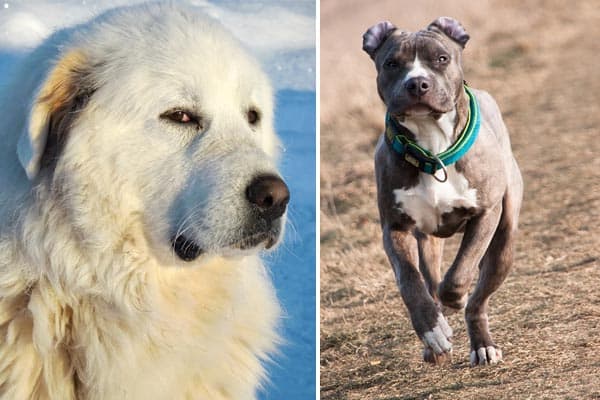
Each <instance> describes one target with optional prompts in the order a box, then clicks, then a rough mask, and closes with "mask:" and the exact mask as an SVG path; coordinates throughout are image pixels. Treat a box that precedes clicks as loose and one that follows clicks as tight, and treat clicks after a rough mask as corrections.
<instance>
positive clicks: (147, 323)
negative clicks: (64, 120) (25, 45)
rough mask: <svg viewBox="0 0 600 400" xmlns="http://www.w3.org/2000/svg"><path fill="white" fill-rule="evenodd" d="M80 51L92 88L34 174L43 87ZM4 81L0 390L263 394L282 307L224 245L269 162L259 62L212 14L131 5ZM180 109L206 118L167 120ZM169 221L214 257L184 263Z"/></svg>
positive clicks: (3, 395)
mask: <svg viewBox="0 0 600 400" xmlns="http://www.w3.org/2000/svg"><path fill="white" fill-rule="evenodd" d="M73 52H75V53H73ZM73 54H76V57H75V60H76V61H75V62H76V63H79V62H81V63H82V64H83V65H78V66H77V67H78V68H79V67H80V68H81V69H82V70H84V71H86V78H85V79H86V82H87V83H86V84H91V85H92V86H93V87H94V90H95V92H94V93H93V95H92V96H91V98H90V100H89V103H88V104H87V105H86V106H85V107H84V108H83V110H81V111H79V114H78V116H77V117H76V118H75V120H74V123H73V126H71V128H70V129H69V134H68V140H67V142H66V145H65V146H64V148H63V149H62V151H61V153H60V157H59V158H58V160H56V162H55V165H53V166H52V168H50V169H47V170H44V169H42V170H40V171H38V170H39V167H40V165H39V157H37V156H39V154H37V153H36V152H39V151H40V150H39V147H40V146H39V142H36V140H38V139H39V138H40V137H42V138H43V136H44V135H45V134H47V130H46V129H47V126H48V122H49V119H48V118H49V115H45V114H44V113H45V112H46V111H44V109H43V107H42V109H40V107H37V105H39V104H40V101H41V100H40V98H39V94H40V93H42V92H43V90H44V85H45V84H46V82H47V80H48V77H49V76H50V75H51V73H52V71H53V70H55V69H56V68H57V67H58V66H60V65H61V62H63V60H65V59H66V58H69V57H70V56H69V55H73ZM71 62H73V61H71ZM67 75H68V74H67ZM65 79H69V78H68V77H66V78H65ZM2 92H3V93H2V98H1V99H0V109H2V110H3V112H2V115H3V116H2V119H1V120H0V188H1V190H0V399H3V400H4V399H6V400H8V399H10V400H20V399H60V400H68V399H75V398H77V399H90V400H91V399H212V400H219V399H253V398H255V391H256V388H257V385H258V384H259V382H260V380H261V378H263V369H262V367H261V361H263V360H264V359H265V358H267V355H268V353H269V352H271V351H273V350H274V344H275V342H276V341H277V336H276V333H275V325H276V321H277V317H278V315H279V306H278V303H277V301H276V298H275V296H274V291H273V288H272V286H271V283H270V279H269V277H268V276H267V273H266V272H265V269H264V267H263V265H262V263H261V260H260V258H259V256H258V254H257V252H258V250H257V249H251V250H243V251H242V250H236V249H235V246H232V245H231V244H232V243H233V242H235V240H237V239H239V232H240V230H241V229H242V228H243V227H242V225H241V224H242V223H244V222H245V221H247V219H248V215H247V210H246V209H247V207H246V205H245V201H246V199H245V198H244V190H243V189H244V188H245V187H246V185H247V184H248V183H249V181H250V180H251V179H252V177H254V176H256V175H257V174H260V173H276V169H275V166H274V165H275V153H276V148H277V139H276V137H275V133H274V132H273V128H272V97H271V96H272V95H271V89H270V86H269V83H268V81H267V78H266V77H265V76H264V74H263V73H262V72H261V71H260V69H259V67H258V66H257V65H256V64H255V63H254V62H253V61H252V60H250V59H249V58H248V56H247V55H246V54H245V53H244V52H243V51H242V50H241V49H240V47H239V46H238V45H237V43H236V42H235V41H234V40H233V39H231V37H230V35H229V34H227V33H226V32H224V30H223V29H222V28H221V27H220V26H219V24H218V23H216V22H214V21H212V20H210V19H207V18H205V17H202V16H198V15H195V14H194V13H193V12H192V10H190V9H177V8H176V7H174V6H172V5H168V6H164V5H150V6H137V7H133V8H126V9H121V10H117V11H113V12H109V13H108V14H107V15H103V16H100V17H99V18H97V19H96V20H94V21H92V22H90V23H88V24H85V25H82V26H79V27H76V28H73V29H69V30H65V31H61V32H59V33H57V34H55V35H53V36H52V37H51V38H49V39H48V40H47V41H46V42H45V43H44V44H43V45H41V46H40V47H39V48H38V49H37V50H35V51H34V52H33V53H32V54H31V56H30V57H29V58H28V60H27V61H26V62H25V64H24V65H23V66H22V67H21V68H20V69H19V71H18V72H17V74H16V75H15V77H13V79H12V84H11V86H10V87H7V88H3V90H2ZM250 106H253V107H256V108H257V109H259V110H260V113H261V116H262V120H261V123H260V124H259V125H258V126H256V127H253V126H250V125H249V124H248V121H247V120H246V111H247V109H248V107H250ZM177 107H186V108H188V109H190V110H195V111H196V112H197V113H198V114H200V115H202V116H203V118H204V120H205V128H204V130H203V131H201V132H196V131H194V130H193V129H192V130H190V129H187V128H182V127H180V126H178V125H175V124H169V123H167V122H165V121H164V120H161V119H160V118H159V115H160V114H161V113H162V112H164V111H166V110H169V109H172V108H177ZM40 135H41V136H40ZM20 136H21V137H22V139H21V144H20V148H21V153H20V156H21V162H20V161H19V158H18V157H17V142H18V141H19V137H20ZM36 143H37V144H36ZM42 144H43V143H42ZM28 146H29V147H28ZM36 146H37V147H36ZM41 147H42V148H43V146H41ZM36 157H37V159H36ZM36 160H37V161H36ZM23 167H25V168H27V172H28V173H29V175H30V178H31V179H28V177H27V175H26V173H25V169H24V168H23ZM175 231H177V232H179V233H181V232H185V233H186V236H188V237H191V238H193V239H194V241H195V242H197V243H198V244H200V245H201V247H202V248H203V249H205V251H206V252H205V254H203V255H202V256H201V257H200V258H198V259H197V260H195V261H194V262H192V263H185V262H183V261H181V260H179V259H178V258H177V257H176V255H175V254H174V252H173V250H172V249H171V247H170V235H173V233H175Z"/></svg>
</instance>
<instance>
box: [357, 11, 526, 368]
mask: <svg viewBox="0 0 600 400" xmlns="http://www.w3.org/2000/svg"><path fill="white" fill-rule="evenodd" d="M468 40H469V35H468V34H467V32H466V31H465V29H464V28H463V27H462V25H461V24H460V23H459V22H458V21H456V20H454V19H452V18H447V17H441V18H438V19H437V20H435V21H433V22H432V23H431V24H430V25H429V26H428V27H427V29H424V30H421V31H419V32H414V33H412V32H405V31H402V30H400V29H397V28H396V27H395V26H394V25H392V24H391V23H390V22H381V23H379V24H377V25H375V26H373V27H371V28H370V29H369V30H368V31H367V32H366V33H365V34H364V36H363V50H365V51H366V52H367V53H368V54H369V56H371V58H372V59H373V61H374V62H375V66H376V68H377V90H378V92H379V95H380V97H381V99H382V100H383V101H384V103H385V105H386V106H387V115H386V132H385V133H384V134H383V135H381V137H380V139H379V142H378V143H377V148H376V151H375V173H376V178H377V200H378V205H379V213H380V217H381V227H382V230H383V244H384V247H385V251H386V253H387V255H388V257H389V260H390V262H391V264H392V267H393V269H394V273H395V275H396V281H397V284H398V286H399V288H400V293H401V295H402V299H403V300H404V303H405V304H406V306H407V308H408V311H409V314H410V318H411V321H412V324H413V327H414V329H415V331H416V333H417V335H418V336H419V338H420V339H421V340H422V341H423V343H424V345H425V348H424V351H423V357H424V359H425V361H428V362H432V363H440V362H442V361H444V360H445V359H447V358H449V356H450V353H451V351H452V343H451V336H452V329H451V328H450V326H449V325H448V322H447V321H446V319H445V317H444V315H443V312H444V313H447V312H452V311H457V310H461V309H463V308H464V307H465V305H466V309H465V319H466V323H467V328H468V332H469V337H470V340H471V354H470V361H471V365H481V364H494V363H496V362H498V361H499V360H501V359H502V352H501V351H500V349H499V348H498V347H497V346H496V344H495V343H494V341H493V340H492V337H491V335H490V332H489V328H488V317H487V304H488V299H489V298H490V296H491V295H492V293H493V292H494V291H495V290H496V289H498V287H499V286H500V284H501V283H502V282H503V281H504V279H505V278H506V275H507V274H508V272H509V270H510V268H511V266H512V263H513V247H514V243H515V236H516V233H517V220H518V217H519V209H520V206H521V200H522V194H523V182H522V179H521V174H520V172H519V167H518V166H517V162H516V161H515V158H514V157H513V154H512V151H511V146H510V139H509V135H508V131H507V129H506V126H505V125H504V122H503V121H502V116H501V115H500V110H499V109H498V106H497V104H496V102H495V101H494V99H493V98H492V97H491V96H490V95H489V94H488V93H486V92H484V91H481V90H475V89H470V88H469V87H467V86H466V84H465V83H464V80H463V72H462V67H461V54H462V50H463V48H464V46H465V44H466V43H467V41H468ZM459 231H464V236H463V239H462V242H461V245H460V249H459V250H458V254H457V256H456V259H455V260H454V262H453V263H452V265H451V266H450V268H449V269H448V271H447V273H446V275H445V276H444V278H443V279H441V275H440V264H441V261H442V251H443V243H444V240H443V238H446V237H449V236H451V235H453V234H454V233H456V232H459ZM477 267H479V280H478V282H477V286H476V287H475V290H474V291H473V293H472V294H471V296H470V298H469V299H468V302H467V292H468V290H469V288H470V285H471V282H472V280H473V277H474V276H475V273H476V271H477Z"/></svg>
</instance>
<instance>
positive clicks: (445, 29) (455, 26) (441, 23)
mask: <svg viewBox="0 0 600 400" xmlns="http://www.w3.org/2000/svg"><path fill="white" fill-rule="evenodd" d="M427 30H430V31H436V30H437V31H439V32H441V33H443V34H444V35H446V36H448V37H449V38H450V39H452V40H454V41H455V42H456V43H458V44H460V45H461V46H462V47H463V48H464V47H465V45H466V44H467V42H468V41H469V38H470V36H469V34H468V33H467V31H466V30H465V28H464V27H463V26H462V25H461V24H460V22H458V21H457V20H455V19H454V18H450V17H439V18H438V19H436V20H435V21H433V22H432V23H431V24H429V26H428V27H427Z"/></svg>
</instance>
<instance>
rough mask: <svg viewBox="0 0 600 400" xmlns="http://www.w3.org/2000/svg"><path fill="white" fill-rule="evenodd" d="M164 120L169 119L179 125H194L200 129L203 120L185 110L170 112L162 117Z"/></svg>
mask: <svg viewBox="0 0 600 400" xmlns="http://www.w3.org/2000/svg"><path fill="white" fill-rule="evenodd" d="M160 118H162V119H168V120H169V121H173V122H176V123H178V124H194V125H198V127H200V128H201V127H202V123H201V119H200V118H199V117H197V116H195V115H194V114H192V113H191V112H189V111H184V110H170V111H166V112H164V113H162V114H161V115H160Z"/></svg>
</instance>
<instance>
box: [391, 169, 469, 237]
mask: <svg viewBox="0 0 600 400" xmlns="http://www.w3.org/2000/svg"><path fill="white" fill-rule="evenodd" d="M447 169H448V180H447V181H446V182H439V181H437V180H436V179H435V178H433V176H431V175H428V174H424V173H420V174H419V179H418V183H417V184H416V185H415V186H413V187H410V188H402V189H393V193H392V194H393V196H394V204H395V206H396V210H397V211H398V212H400V213H402V214H405V215H407V216H409V217H410V218H411V219H412V220H413V221H414V222H415V225H416V227H417V228H418V229H419V230H420V231H421V232H424V233H427V234H433V235H436V236H441V237H447V236H450V235H452V234H453V233H455V232H457V231H459V230H461V229H462V228H463V227H464V225H465V223H466V221H467V220H468V219H469V218H471V217H472V216H473V215H474V214H475V213H476V210H477V190H476V189H474V188H471V187H469V182H468V181H467V179H466V178H465V177H464V175H462V174H460V173H458V172H457V171H456V169H455V167H454V166H453V165H451V166H449V167H448V168H447Z"/></svg>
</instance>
